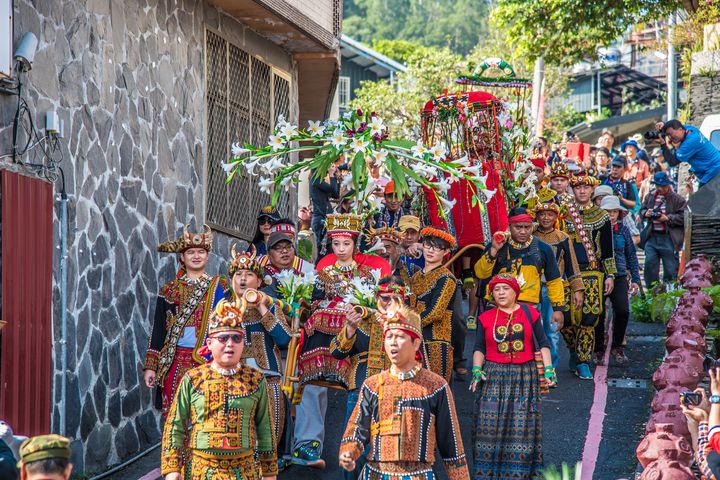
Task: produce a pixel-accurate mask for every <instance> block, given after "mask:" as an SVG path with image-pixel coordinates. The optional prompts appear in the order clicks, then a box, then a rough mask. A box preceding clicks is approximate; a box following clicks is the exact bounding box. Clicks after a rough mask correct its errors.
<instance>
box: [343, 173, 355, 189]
mask: <svg viewBox="0 0 720 480" xmlns="http://www.w3.org/2000/svg"><path fill="white" fill-rule="evenodd" d="M352 184H353V178H352V175H345V176H343V180H342V186H343V187H345V188H346V189H350V187H351V186H352Z"/></svg>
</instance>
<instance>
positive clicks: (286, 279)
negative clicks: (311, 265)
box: [275, 270, 317, 307]
mask: <svg viewBox="0 0 720 480" xmlns="http://www.w3.org/2000/svg"><path fill="white" fill-rule="evenodd" d="M275 279H276V280H277V289H278V291H279V292H280V295H282V297H283V300H285V301H286V302H288V303H290V304H292V305H293V306H294V307H297V306H298V305H300V303H301V302H302V301H303V300H304V301H306V302H308V303H309V302H310V300H311V298H312V293H313V288H314V287H315V281H316V280H317V275H316V274H315V272H308V273H306V274H305V275H298V274H296V273H295V272H293V271H292V270H283V271H282V272H280V273H278V274H277V276H276V277H275Z"/></svg>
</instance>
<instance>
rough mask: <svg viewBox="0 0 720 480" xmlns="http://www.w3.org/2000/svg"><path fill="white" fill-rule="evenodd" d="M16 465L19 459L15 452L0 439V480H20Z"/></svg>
mask: <svg viewBox="0 0 720 480" xmlns="http://www.w3.org/2000/svg"><path fill="white" fill-rule="evenodd" d="M16 464H17V459H16V458H15V455H14V454H13V451H12V450H11V449H10V447H9V446H8V444H7V443H5V441H4V440H3V439H0V478H2V479H7V480H16V479H17V478H18V470H17V467H16V466H15V465H16Z"/></svg>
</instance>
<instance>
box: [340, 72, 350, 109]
mask: <svg viewBox="0 0 720 480" xmlns="http://www.w3.org/2000/svg"><path fill="white" fill-rule="evenodd" d="M338 103H339V104H340V108H343V109H346V108H348V107H349V106H350V77H340V78H338Z"/></svg>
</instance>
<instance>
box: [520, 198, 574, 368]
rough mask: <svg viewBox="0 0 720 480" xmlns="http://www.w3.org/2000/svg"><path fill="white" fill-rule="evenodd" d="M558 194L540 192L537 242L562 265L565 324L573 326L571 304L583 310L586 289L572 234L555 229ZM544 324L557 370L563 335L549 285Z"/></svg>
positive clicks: (545, 290)
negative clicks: (556, 321) (557, 325)
mask: <svg viewBox="0 0 720 480" xmlns="http://www.w3.org/2000/svg"><path fill="white" fill-rule="evenodd" d="M556 196H557V192H555V191H554V190H551V189H549V188H541V189H540V190H539V191H538V201H537V203H536V204H535V208H534V209H533V213H534V214H535V220H536V222H537V227H536V229H535V233H534V234H533V235H534V236H535V237H536V238H537V239H539V240H541V241H543V242H545V243H547V244H548V245H550V248H552V250H553V252H554V253H555V259H556V260H557V263H558V269H559V270H560V274H561V275H562V280H563V288H564V291H565V304H564V305H563V310H562V311H563V317H564V318H563V324H565V325H569V324H570V303H571V302H575V307H576V308H581V307H582V303H583V292H584V290H585V286H584V285H583V282H582V278H581V277H580V267H579V266H578V263H577V257H576V256H575V249H574V248H573V247H572V245H571V243H570V237H568V234H567V233H565V232H563V231H561V230H558V229H557V228H555V225H556V223H557V219H558V215H559V214H560V206H559V205H558V204H557V203H555V201H554V199H555V197H556ZM538 309H539V310H540V313H541V315H542V320H543V328H544V330H545V336H546V337H547V338H548V340H549V341H550V353H551V357H552V362H553V368H557V363H558V345H559V341H560V333H559V331H558V329H557V328H555V326H554V325H553V324H552V312H553V309H552V303H551V301H550V297H549V295H548V288H547V286H546V285H543V287H542V295H541V301H540V305H539V306H538Z"/></svg>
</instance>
